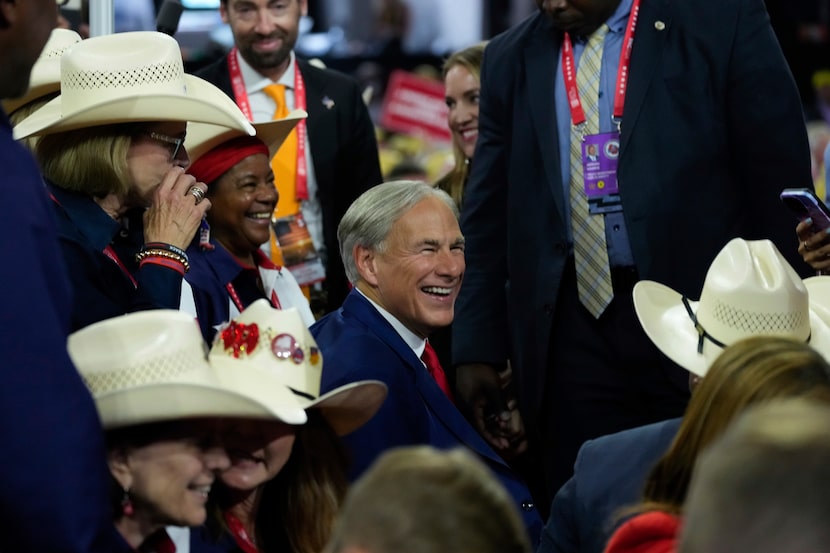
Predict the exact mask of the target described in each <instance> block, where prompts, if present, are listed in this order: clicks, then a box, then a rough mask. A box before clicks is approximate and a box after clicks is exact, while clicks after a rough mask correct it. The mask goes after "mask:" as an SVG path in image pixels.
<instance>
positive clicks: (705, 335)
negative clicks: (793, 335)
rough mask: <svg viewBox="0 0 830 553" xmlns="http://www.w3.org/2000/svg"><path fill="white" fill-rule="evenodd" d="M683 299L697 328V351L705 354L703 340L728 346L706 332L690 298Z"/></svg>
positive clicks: (808, 341) (806, 341)
mask: <svg viewBox="0 0 830 553" xmlns="http://www.w3.org/2000/svg"><path fill="white" fill-rule="evenodd" d="M681 301H682V302H683V307H685V308H686V313H687V314H688V315H689V318H690V319H691V320H692V323H694V325H695V330H696V331H697V352H698V353H699V354H701V355H703V340H704V339H706V340H709V341H710V342H712V343H713V344H715V345H716V346H718V347H719V348H721V349H723V348H725V347H726V344H724V343H723V342H721V341H720V340H718V339H717V338H715V337H714V336H712V335H711V334H709V333H708V332H706V329H705V328H703V325H702V324H700V322H699V321H698V320H697V314H696V313H695V312H694V311H692V306H691V305H689V298H687V297H686V296H682V297H681ZM810 338H812V332H811V333H810V334H808V335H807V339H806V340H804V343H805V344H809V343H810Z"/></svg>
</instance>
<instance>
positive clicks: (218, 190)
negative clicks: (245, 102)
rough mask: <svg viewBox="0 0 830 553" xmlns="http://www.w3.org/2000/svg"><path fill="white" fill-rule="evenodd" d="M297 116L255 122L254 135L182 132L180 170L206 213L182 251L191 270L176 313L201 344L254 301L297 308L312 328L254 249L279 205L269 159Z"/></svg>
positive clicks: (304, 304) (285, 284) (305, 309)
mask: <svg viewBox="0 0 830 553" xmlns="http://www.w3.org/2000/svg"><path fill="white" fill-rule="evenodd" d="M305 116H306V115H305V112H303V111H301V110H297V111H295V112H292V113H291V114H289V115H288V116H287V117H286V118H284V119H279V120H275V121H268V122H263V123H257V124H255V125H254V127H255V128H256V131H257V134H256V136H254V137H252V136H245V135H243V134H242V133H240V132H237V131H229V130H227V129H221V128H219V127H216V126H214V125H198V124H193V125H190V126H189V127H188V130H187V149H188V152H189V154H190V159H191V160H192V163H191V165H190V167H188V169H187V172H188V173H190V174H191V175H193V176H194V177H196V179H197V180H199V181H201V182H204V183H206V184H207V185H208V191H207V197H208V198H209V199H210V202H211V209H210V211H208V213H207V215H206V218H205V220H204V221H203V222H202V229H201V231H200V233H199V236H198V237H197V238H196V239H194V241H193V243H192V244H191V246H190V247H189V248H188V250H187V254H188V257H189V259H190V267H191V270H190V272H188V274H187V275H186V280H185V286H183V288H182V305H181V308H182V309H183V310H185V311H188V312H191V313H193V314H195V315H196V318H197V319H198V321H199V326H200V328H201V330H202V335H203V336H204V338H205V340H206V341H207V342H208V343H210V342H211V341H212V340H213V336H214V334H215V333H216V328H217V326H219V325H221V324H223V323H225V322H227V321H229V320H230V319H232V318H233V317H235V316H237V315H238V314H239V313H241V312H242V311H243V310H244V309H245V308H246V307H247V306H249V305H250V304H251V303H253V302H254V301H256V300H258V299H261V298H265V299H267V300H269V301H270V302H271V305H273V306H274V307H276V308H278V309H284V308H287V307H295V308H297V310H298V311H299V312H300V315H301V316H302V318H303V321H304V322H305V324H306V325H310V324H311V323H313V322H314V317H313V315H312V314H311V309H310V308H309V305H308V300H307V299H306V297H305V296H304V295H303V292H302V290H301V289H300V287H299V285H298V284H297V281H296V280H295V279H294V277H293V276H292V275H291V273H290V272H289V271H288V269H286V268H285V267H280V266H278V265H275V264H274V263H273V262H272V261H271V259H270V258H269V257H268V256H267V255H266V254H265V253H264V252H263V251H262V250H260V246H261V245H262V244H264V243H266V242H268V241H269V239H270V235H271V216H272V214H273V213H274V209H275V208H276V205H277V200H278V199H279V195H278V194H277V189H276V187H275V186H274V173H273V171H272V170H271V162H270V160H271V158H272V157H273V155H274V153H276V151H277V150H278V149H279V147H280V145H281V144H282V143H283V141H284V140H285V138H286V136H287V135H288V133H290V132H291V130H292V129H293V128H294V126H295V125H296V124H297V122H298V121H299V120H301V119H303V118H305Z"/></svg>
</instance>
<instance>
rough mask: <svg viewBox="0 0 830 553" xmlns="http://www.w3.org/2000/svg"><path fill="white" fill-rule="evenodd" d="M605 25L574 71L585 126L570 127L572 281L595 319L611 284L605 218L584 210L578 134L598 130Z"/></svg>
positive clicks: (610, 295) (585, 200) (611, 292)
mask: <svg viewBox="0 0 830 553" xmlns="http://www.w3.org/2000/svg"><path fill="white" fill-rule="evenodd" d="M607 33H608V26H607V25H605V24H603V25H602V26H601V27H600V28H599V29H597V30H596V31H594V34H592V35H591V36H590V38H589V39H588V43H587V44H586V45H585V50H584V51H583V52H582V56H581V57H580V60H579V67H578V68H577V71H576V85H577V87H578V89H579V98H580V100H581V101H582V109H583V110H584V111H585V128H584V129H583V128H582V127H581V126H580V127H578V126H572V129H571V182H570V201H571V230H572V232H573V241H574V261H575V264H576V284H577V289H578V292H579V301H580V302H582V304H583V305H584V306H585V307H586V308H587V309H588V311H589V312H590V313H591V314H592V315H593V316H594V317H596V318H599V316H600V315H602V312H603V311H605V308H606V307H608V304H609V303H611V299H612V298H613V297H614V289H613V287H612V285H611V266H610V264H609V262H608V247H607V245H606V243H605V218H604V216H603V215H602V214H597V215H591V214H590V213H589V212H588V198H587V196H586V195H585V187H584V182H583V173H582V169H583V167H582V135H583V131H584V133H585V134H586V135H591V134H597V133H598V132H599V80H600V68H601V67H602V47H603V42H604V40H605V35H606V34H607Z"/></svg>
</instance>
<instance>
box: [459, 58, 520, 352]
mask: <svg viewBox="0 0 830 553" xmlns="http://www.w3.org/2000/svg"><path fill="white" fill-rule="evenodd" d="M491 48H493V46H492V44H491V46H490V47H488V48H487V49H486V50H485V54H484V62H483V66H482V69H481V100H480V111H479V123H478V129H479V131H478V132H479V136H478V142H477V146H476V151H475V155H474V163H473V165H472V172H471V174H470V179H469V182H468V184H467V188H466V190H465V193H464V204H463V210H462V214H461V231H462V233H463V234H464V238H465V240H466V249H465V257H466V261H467V269H466V272H465V275H464V284H463V285H462V287H461V292H460V294H459V296H458V300H457V301H456V304H455V320H454V321H453V325H452V330H453V336H452V342H453V363H454V364H456V365H457V364H461V363H472V362H484V363H504V362H505V360H506V359H507V355H508V353H507V350H508V332H507V324H506V322H507V306H506V292H505V286H506V284H507V265H506V263H507V158H508V155H509V146H508V145H509V137H508V136H506V132H507V131H506V129H508V128H509V118H510V114H511V110H510V108H509V107H508V106H505V105H504V104H503V102H502V98H501V97H500V93H499V91H498V90H497V88H498V87H499V86H502V85H503V82H502V80H503V78H502V77H503V76H502V75H501V71H503V70H502V68H500V67H498V66H497V64H496V63H494V62H493V61H492V60H493V57H494V55H493V54H491Z"/></svg>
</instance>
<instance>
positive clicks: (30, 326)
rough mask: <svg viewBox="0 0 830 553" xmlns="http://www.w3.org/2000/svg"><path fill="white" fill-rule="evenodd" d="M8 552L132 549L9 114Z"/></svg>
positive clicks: (60, 266)
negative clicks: (121, 530) (117, 519)
mask: <svg viewBox="0 0 830 553" xmlns="http://www.w3.org/2000/svg"><path fill="white" fill-rule="evenodd" d="M0 166H1V167H3V176H2V178H0V184H2V186H0V201H2V203H3V205H6V206H9V207H10V209H8V210H6V213H5V214H4V215H3V217H2V218H0V234H2V235H3V236H4V239H3V241H2V244H0V255H2V257H3V260H4V262H3V263H2V264H0V282H2V283H3V286H4V289H5V292H6V293H5V294H4V298H3V307H2V308H0V326H2V328H3V332H2V333H0V351H2V352H3V354H2V362H0V370H1V371H2V375H3V385H2V386H0V420H2V421H3V423H2V426H0V444H2V445H0V466H3V467H4V470H3V476H2V477H0V512H2V513H3V531H2V532H0V551H5V552H9V553H11V552H13V551H21V552H22V551H32V552H35V551H37V552H41V553H48V552H55V551H61V552H65V553H113V552H114V551H128V550H129V548H127V547H126V545H125V544H123V543H122V540H120V539H119V538H118V535H117V532H116V530H115V526H114V525H113V522H112V513H111V512H110V506H109V505H110V479H111V477H110V475H109V471H108V469H107V463H106V450H105V447H104V432H103V430H102V429H101V421H100V420H99V418H98V413H97V412H96V410H95V404H94V402H93V401H92V396H90V394H89V390H88V389H87V387H86V386H85V385H84V383H83V380H82V379H81V376H80V375H79V374H78V371H77V370H76V369H75V367H74V366H73V365H72V361H71V360H70V358H69V354H68V353H67V351H66V337H67V334H68V333H69V325H70V317H71V315H72V301H71V300H72V288H71V286H70V281H69V278H68V277H67V274H66V268H65V266H64V263H63V257H62V255H61V250H60V247H59V245H58V240H57V238H56V236H57V229H56V226H55V222H54V217H53V214H52V205H51V204H52V203H53V202H51V201H50V200H49V198H48V196H47V191H46V188H45V186H44V183H43V178H42V177H41V175H40V172H39V170H38V167H37V164H36V163H35V160H34V159H32V156H31V154H30V153H29V152H28V151H26V149H25V148H24V147H23V146H22V145H20V144H19V143H18V142H17V141H15V140H14V139H13V138H12V128H11V125H10V124H9V120H8V118H7V117H6V114H5V113H4V112H3V110H2V109H0Z"/></svg>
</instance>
